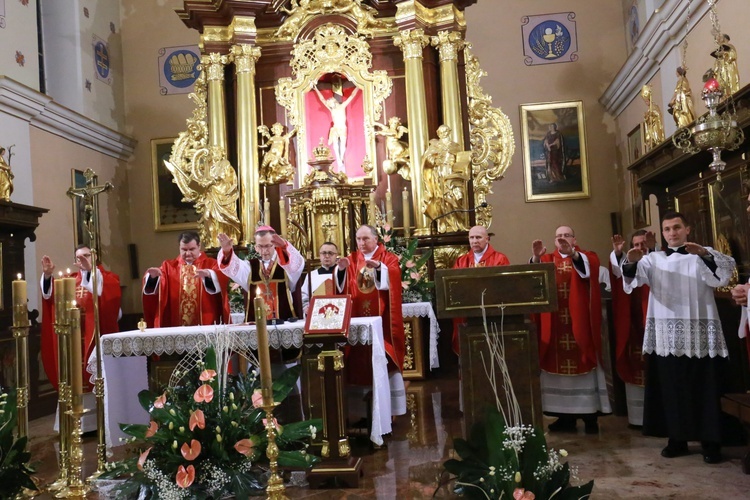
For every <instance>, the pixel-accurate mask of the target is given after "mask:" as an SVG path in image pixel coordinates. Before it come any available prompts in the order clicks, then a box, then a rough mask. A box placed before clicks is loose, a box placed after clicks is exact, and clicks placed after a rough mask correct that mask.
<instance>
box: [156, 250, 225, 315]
mask: <svg viewBox="0 0 750 500" xmlns="http://www.w3.org/2000/svg"><path fill="white" fill-rule="evenodd" d="M197 269H211V270H213V271H214V272H215V273H216V276H217V278H218V281H219V286H220V287H221V293H217V294H213V295H212V294H210V293H208V292H207V291H206V290H205V287H204V285H203V280H202V279H199V278H198V276H197V275H196V270H197ZM161 273H162V276H161V279H160V280H159V291H158V293H155V294H153V295H146V294H143V316H144V319H145V321H146V324H147V325H148V326H149V328H163V327H169V326H195V325H213V324H214V323H216V324H219V323H224V324H228V323H229V300H228V297H227V285H228V283H229V278H227V277H226V276H224V274H223V273H222V272H221V271H219V268H218V266H217V264H216V259H212V258H211V257H208V256H206V254H203V253H202V254H200V256H199V257H198V258H197V259H196V260H195V261H194V262H193V265H192V266H190V265H187V264H185V262H184V261H183V260H182V258H180V257H178V258H176V259H172V260H165V261H164V262H163V263H162V265H161ZM144 279H147V278H144ZM144 283H145V281H144Z"/></svg>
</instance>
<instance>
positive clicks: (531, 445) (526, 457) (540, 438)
mask: <svg viewBox="0 0 750 500" xmlns="http://www.w3.org/2000/svg"><path fill="white" fill-rule="evenodd" d="M454 449H455V451H456V454H457V455H458V456H459V457H460V458H461V460H456V459H451V460H448V461H446V462H445V463H444V464H443V466H444V467H445V469H446V470H447V471H448V472H449V473H450V474H452V475H454V476H455V479H456V486H455V489H454V492H455V493H456V494H458V495H461V496H465V497H467V498H472V499H482V500H485V499H488V498H489V499H499V498H517V496H516V495H518V498H521V496H520V495H521V494H522V493H524V492H526V495H527V496H525V497H523V498H527V497H528V498H532V497H531V496H530V495H529V493H533V495H534V496H533V498H536V499H538V500H541V499H548V498H552V497H553V496H554V498H555V499H564V500H567V499H585V498H588V497H589V495H590V494H591V490H592V489H593V487H594V482H593V481H589V482H588V483H586V484H584V485H582V486H571V485H570V469H569V468H568V464H567V463H561V462H560V457H561V456H564V455H567V453H565V452H564V451H560V452H557V451H555V450H552V449H548V448H547V442H546V440H545V438H544V433H543V432H541V431H540V430H538V429H534V428H533V427H530V426H520V427H515V428H509V427H507V426H506V425H505V421H504V420H503V417H502V415H501V414H500V412H498V411H497V408H496V407H494V406H493V407H490V408H488V409H487V410H486V413H485V418H484V420H483V421H481V422H478V423H476V424H475V425H474V426H473V427H472V429H471V434H470V437H469V440H464V439H460V438H456V439H454Z"/></svg>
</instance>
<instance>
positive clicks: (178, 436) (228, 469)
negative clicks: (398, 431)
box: [103, 346, 322, 499]
mask: <svg viewBox="0 0 750 500" xmlns="http://www.w3.org/2000/svg"><path fill="white" fill-rule="evenodd" d="M217 352H219V355H218V356H217ZM224 352H225V354H226V353H227V352H228V350H225V351H224ZM217 358H218V361H217ZM228 358H229V356H226V355H222V354H221V350H220V349H219V348H214V347H213V346H209V347H208V348H206V350H205V351H203V352H202V353H201V354H200V355H199V358H198V359H197V361H195V362H194V363H193V366H192V368H189V369H185V370H183V371H182V372H181V371H180V368H181V366H182V365H180V366H178V368H177V370H176V371H175V373H174V374H173V376H172V380H173V381H174V380H177V381H178V382H179V383H178V384H175V385H173V384H172V383H170V387H168V388H167V389H165V390H164V392H162V393H161V394H157V393H153V392H150V391H141V393H140V394H139V395H138V398H139V401H140V404H141V406H142V407H143V408H144V409H145V410H146V411H147V412H148V413H149V415H150V418H151V421H150V423H149V425H125V424H121V425H120V428H121V429H122V430H123V432H125V433H126V434H128V435H130V436H132V438H131V439H130V440H129V442H131V443H133V444H134V445H135V446H136V447H137V449H138V450H139V451H140V455H139V456H137V457H136V456H134V457H131V458H128V459H126V460H123V461H121V462H115V463H113V464H111V465H110V466H109V471H108V472H107V473H106V474H105V475H104V476H103V477H106V478H115V477H119V476H121V475H125V474H127V475H129V479H128V480H127V481H126V482H125V484H124V485H123V486H120V487H119V488H118V495H119V496H118V498H121V497H126V496H138V498H159V499H178V498H195V499H209V498H216V499H218V498H222V497H223V496H225V495H228V494H231V495H235V496H236V497H237V498H247V496H248V495H251V494H258V493H261V492H262V490H263V489H264V488H265V482H266V481H267V474H266V470H265V469H263V468H262V467H260V466H259V464H260V463H264V462H266V463H267V459H266V447H267V445H268V441H267V436H266V429H265V425H266V418H265V417H266V413H265V411H264V410H263V409H262V408H261V407H260V406H261V404H262V398H261V393H260V380H259V377H258V376H257V373H256V372H255V371H252V372H249V373H248V374H247V375H243V374H239V375H227V374H226V373H227V372H226V365H227V363H228ZM300 370H301V366H300V365H298V366H295V367H293V368H290V369H288V370H287V371H285V372H284V373H283V374H282V375H281V376H280V377H278V378H277V379H276V380H274V382H273V393H274V400H275V401H282V400H283V399H284V398H285V397H286V396H287V395H288V394H289V392H290V391H291V389H292V387H293V386H294V385H295V383H296V381H297V379H298V378H299V374H300ZM274 425H275V427H276V429H277V433H278V434H277V437H276V444H277V445H278V447H279V450H280V451H279V456H278V463H279V465H280V466H287V467H295V468H307V467H310V466H312V465H313V464H314V463H316V462H317V461H318V460H319V459H318V458H317V457H315V456H314V455H310V454H308V453H307V452H306V448H307V444H306V442H307V441H309V438H311V437H312V438H314V436H315V434H316V433H317V432H319V431H320V429H321V427H322V421H321V420H320V419H317V420H309V421H304V422H297V423H289V424H286V425H283V426H282V425H279V424H278V422H276V419H274Z"/></svg>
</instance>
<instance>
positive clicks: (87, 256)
mask: <svg viewBox="0 0 750 500" xmlns="http://www.w3.org/2000/svg"><path fill="white" fill-rule="evenodd" d="M90 258H91V254H90V253H82V254H81V255H76V259H90Z"/></svg>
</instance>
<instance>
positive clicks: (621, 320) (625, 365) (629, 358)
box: [609, 271, 649, 387]
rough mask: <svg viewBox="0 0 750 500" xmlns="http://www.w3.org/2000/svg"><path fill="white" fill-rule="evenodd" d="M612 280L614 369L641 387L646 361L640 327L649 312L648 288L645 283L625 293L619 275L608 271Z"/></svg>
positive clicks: (624, 379)
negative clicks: (615, 349) (614, 342)
mask: <svg viewBox="0 0 750 500" xmlns="http://www.w3.org/2000/svg"><path fill="white" fill-rule="evenodd" d="M609 277H610V280H611V282H612V316H613V320H614V326H615V339H616V342H617V352H616V358H615V359H616V365H617V366H616V368H617V374H618V375H619V376H620V378H621V379H622V380H623V381H624V382H627V383H628V384H633V385H639V386H641V387H643V385H644V383H645V371H644V370H645V367H646V363H645V361H644V359H643V327H644V325H645V324H646V312H647V311H648V294H649V287H648V286H646V285H644V286H640V287H638V288H636V289H635V290H633V293H631V294H630V295H628V294H627V293H625V291H624V290H623V289H622V278H619V277H616V276H615V275H614V274H612V272H611V271H610V273H609Z"/></svg>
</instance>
